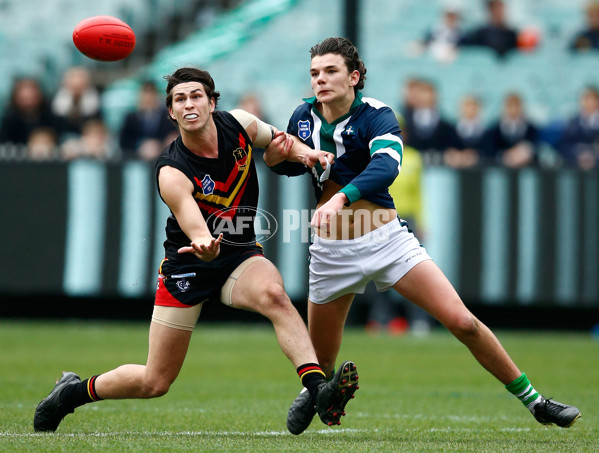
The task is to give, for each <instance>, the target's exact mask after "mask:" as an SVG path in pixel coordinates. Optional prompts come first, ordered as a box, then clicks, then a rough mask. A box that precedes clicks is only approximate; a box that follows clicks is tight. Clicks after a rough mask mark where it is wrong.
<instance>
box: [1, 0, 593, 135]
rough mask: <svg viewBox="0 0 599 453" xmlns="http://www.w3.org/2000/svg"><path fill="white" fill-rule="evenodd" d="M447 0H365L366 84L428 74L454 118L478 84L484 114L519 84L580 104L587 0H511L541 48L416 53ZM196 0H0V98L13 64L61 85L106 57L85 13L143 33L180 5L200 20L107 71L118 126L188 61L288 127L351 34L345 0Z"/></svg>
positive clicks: (472, 6) (391, 98) (473, 6)
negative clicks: (79, 30)
mask: <svg viewBox="0 0 599 453" xmlns="http://www.w3.org/2000/svg"><path fill="white" fill-rule="evenodd" d="M446 3H447V2H446V1H445V0H431V1H426V2H423V1H419V0H402V1H401V2H397V1H395V0H377V1H376V2H367V1H362V2H361V10H360V12H359V14H360V18H361V22H360V24H361V29H360V41H359V47H360V52H361V54H362V56H363V58H364V60H365V62H366V65H367V67H368V74H367V76H368V81H367V84H366V89H365V95H367V96H372V97H376V98H378V99H380V100H382V101H383V102H385V103H387V104H389V105H390V106H392V107H394V108H397V107H398V105H399V103H400V97H401V91H402V85H403V83H404V82H405V80H407V79H408V78H409V77H414V76H423V77H426V78H428V79H429V80H431V81H433V82H434V83H435V84H436V85H437V87H438V89H439V101H440V106H441V110H442V112H443V113H444V114H445V115H446V116H448V117H449V118H453V117H455V114H456V107H457V103H458V101H459V99H460V98H461V97H462V96H463V95H464V94H466V93H474V94H477V95H478V96H479V97H480V98H481V99H482V100H483V106H484V108H483V114H484V118H485V119H486V120H487V121H491V120H492V119H493V118H494V117H495V116H496V115H497V112H498V109H499V106H500V105H501V101H502V98H503V96H504V95H505V93H506V92H508V91H511V90H517V91H519V92H520V93H521V94H522V95H523V97H524V99H525V102H526V107H527V110H528V111H529V113H530V114H531V115H532V117H533V118H534V119H535V120H536V121H538V122H540V123H544V122H548V121H551V120H554V119H555V118H558V117H564V116H568V115H570V114H572V113H573V112H574V110H575V109H576V106H577V97H578V95H579V93H580V90H581V89H582V87H583V86H584V85H586V84H588V83H591V82H594V81H595V80H596V74H597V69H599V54H598V53H591V54H586V55H570V54H569V53H568V51H567V46H568V43H569V40H570V39H571V37H572V36H573V34H574V33H575V31H577V30H578V29H580V27H582V26H583V24H584V13H583V9H584V5H585V4H586V0H570V1H568V2H564V1H562V0H545V1H543V2H539V1H536V0H519V1H516V0H506V3H507V5H508V12H509V19H510V21H511V22H512V23H513V24H514V25H515V26H516V27H518V28H525V27H530V26H534V27H536V28H537V29H538V30H539V32H540V35H541V40H540V44H539V46H538V47H537V48H536V49H534V50H533V51H531V52H525V53H524V52H522V53H520V52H516V53H513V54H512V55H510V56H509V57H508V58H506V59H505V60H501V61H499V60H497V59H496V57H495V56H494V55H492V54H491V53H489V52H488V51H486V50H485V49H476V48H469V49H463V50H462V51H461V52H460V54H459V56H458V58H457V59H456V60H455V62H453V63H452V64H443V63H439V62H437V61H435V60H433V59H432V58H431V57H430V55H427V54H424V55H420V56H415V55H412V54H410V52H409V51H408V47H409V46H408V45H409V43H410V42H413V41H414V40H417V39H420V38H421V37H422V36H423V34H424V33H425V31H426V30H427V29H428V28H429V27H431V25H433V24H434V23H435V22H436V21H437V20H438V19H439V17H440V14H441V12H442V8H443V6H444V5H445V4H446ZM449 3H452V4H455V3H456V0H450V1H449ZM199 4H205V5H209V4H210V2H199V1H198V0H195V1H194V0H179V1H177V2H172V1H170V0H104V1H103V2H102V7H101V11H100V9H99V8H98V7H96V6H95V5H94V4H93V3H89V2H81V1H78V0H55V1H53V2H47V1H43V0H28V13H27V14H22V13H21V12H20V11H19V10H20V8H21V3H20V2H18V1H17V0H3V1H1V2H0V44H3V45H2V46H1V47H0V48H1V49H2V50H1V51H0V66H1V67H2V68H3V70H4V77H3V78H2V81H1V82H0V104H1V105H4V104H5V102H6V100H7V97H8V95H9V90H10V87H11V82H12V80H11V79H12V77H14V76H15V75H18V74H30V75H37V76H38V77H40V78H41V79H42V80H43V83H44V86H45V88H46V89H47V91H48V92H53V91H54V90H55V89H56V88H57V86H58V83H59V82H60V77H61V75H62V72H63V71H64V69H65V68H67V67H68V66H70V65H73V64H86V65H90V66H91V67H92V68H93V69H96V68H105V66H98V65H95V64H94V63H93V62H91V61H89V60H88V59H86V58H85V57H82V56H81V54H79V53H78V52H77V51H76V50H75V48H74V46H73V45H72V42H71V31H72V29H73V27H74V26H75V24H76V23H77V22H78V21H79V20H81V19H82V18H84V17H87V16H90V15H97V14H111V15H115V16H118V17H121V18H122V19H124V20H125V21H126V22H128V23H129V24H130V25H131V26H132V27H133V28H134V30H135V31H136V33H138V35H141V34H143V33H144V32H145V31H151V30H153V29H156V28H157V27H162V28H163V29H164V27H165V18H166V17H173V16H177V15H179V17H185V18H187V20H183V21H182V22H181V23H182V24H183V25H185V26H186V27H187V28H188V29H190V30H192V29H194V28H199V29H198V30H196V31H195V32H193V33H191V34H190V35H189V36H188V38H187V39H185V40H182V41H180V42H177V43H176V44H174V45H171V46H169V47H166V48H164V49H163V50H162V51H160V52H159V53H158V54H157V55H156V56H155V57H154V58H153V60H152V61H150V62H149V63H148V64H147V65H145V64H144V63H145V61H144V60H143V58H145V55H140V54H138V53H134V55H132V57H131V58H130V59H131V62H130V66H129V68H130V70H129V74H133V75H132V76H130V77H129V78H126V79H124V80H120V81H116V82H114V83H111V84H110V85H109V86H108V87H107V90H106V92H105V95H104V98H103V102H104V104H105V105H104V109H105V112H106V114H107V122H108V125H109V127H110V128H111V129H113V130H116V129H118V127H119V126H120V122H121V120H122V118H123V115H124V113H125V112H126V111H127V110H128V109H131V108H133V107H134V105H135V99H136V92H137V88H138V84H139V82H140V80H141V79H142V78H146V77H150V78H152V79H154V80H156V81H157V82H162V77H163V75H165V74H167V73H169V72H172V70H173V69H174V68H176V67H178V66H181V65H187V64H191V65H200V66H203V67H205V68H207V69H208V70H210V71H211V72H212V74H213V75H214V78H215V80H217V85H218V89H219V90H220V91H221V93H222V94H223V96H222V101H221V106H222V107H223V108H231V107H233V106H234V105H235V103H236V101H237V99H238V98H239V97H240V96H241V95H243V94H244V93H246V92H249V91H253V92H256V93H258V94H259V95H263V102H264V109H265V111H266V112H267V114H268V116H269V118H271V119H272V121H273V122H274V123H276V124H277V125H278V126H279V127H284V126H285V122H286V118H288V116H289V114H290V112H291V111H292V109H293V108H294V107H295V105H297V103H298V102H299V99H300V98H301V97H302V96H305V95H307V94H309V93H310V90H309V88H310V87H309V83H308V78H307V77H306V74H307V64H308V50H309V48H310V46H311V45H313V44H314V43H315V42H317V41H319V40H320V39H322V38H324V37H326V36H330V35H340V34H343V14H344V11H343V8H344V2H343V1H341V0H335V1H329V2H320V1H318V0H247V1H244V2H241V4H240V5H239V6H238V7H237V8H235V9H233V10H232V11H228V12H225V13H224V14H222V15H220V16H218V17H216V19H215V20H213V21H211V23H210V24H209V26H202V27H199V26H198V24H197V23H196V22H197V17H196V16H193V15H192V11H196V10H197V8H198V5H199ZM457 4H459V5H461V7H462V11H463V26H464V28H465V29H468V28H470V27H472V26H474V25H475V24H477V23H480V22H482V21H483V20H484V17H485V11H484V7H483V3H482V2H481V1H479V0H460V1H457ZM194 8H196V9H194ZM65 11H68V14H65ZM156 11H160V14H156ZM316 11H318V14H315V12H316ZM190 17H191V19H189V18H190ZM203 25H206V24H203ZM30 30H35V31H36V32H35V34H32V33H30ZM40 36H43V37H44V39H39V37H40ZM24 55H26V56H27V57H26V58H23V56H24ZM258 61H259V63H257V62H258ZM556 87H559V89H556ZM0 115H1V112H0Z"/></svg>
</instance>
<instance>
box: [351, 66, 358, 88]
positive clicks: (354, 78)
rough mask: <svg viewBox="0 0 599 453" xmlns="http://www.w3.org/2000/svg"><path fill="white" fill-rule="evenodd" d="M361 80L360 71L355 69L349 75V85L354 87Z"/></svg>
mask: <svg viewBox="0 0 599 453" xmlns="http://www.w3.org/2000/svg"><path fill="white" fill-rule="evenodd" d="M359 81H360V71H358V70H355V71H352V73H351V74H350V75H349V86H350V87H354V86H356V85H357V84H358V82H359Z"/></svg>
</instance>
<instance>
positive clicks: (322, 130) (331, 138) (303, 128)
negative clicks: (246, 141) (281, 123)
mask: <svg viewBox="0 0 599 453" xmlns="http://www.w3.org/2000/svg"><path fill="white" fill-rule="evenodd" d="M304 101H305V102H304V103H303V104H302V105H300V106H299V107H298V108H297V109H296V110H295V112H294V113H293V115H292V116H291V119H290V120H289V125H288V126H287V132H289V133H290V134H293V135H295V136H297V137H299V138H300V139H301V140H302V141H303V142H304V143H305V144H307V145H308V146H310V147H311V148H314V149H321V150H324V151H329V152H331V153H334V154H335V164H334V165H333V166H332V168H331V173H330V175H329V179H331V180H332V181H334V182H336V183H337V184H339V185H341V186H343V189H341V192H343V193H345V195H347V198H348V199H349V202H350V203H353V202H354V201H356V200H359V199H365V200H368V201H371V202H373V203H375V204H377V205H380V206H383V207H385V208H394V204H393V199H392V198H391V195H389V190H388V188H389V186H390V185H391V183H392V182H393V181H394V180H395V178H396V177H397V175H398V173H399V170H400V168H401V162H402V155H403V143H402V139H401V134H400V129H399V124H398V122H397V118H396V117H395V114H394V113H393V111H392V110H391V108H390V107H388V106H387V105H385V104H383V103H382V102H380V101H377V100H376V99H372V98H367V97H364V98H363V97H362V95H361V93H358V94H357V96H356V99H355V101H354V102H353V104H352V106H351V109H350V111H349V113H347V114H346V115H344V116H342V117H341V118H338V119H337V120H335V121H334V122H333V123H331V124H329V123H328V122H327V121H326V120H325V119H324V117H323V116H322V115H321V114H320V112H319V111H318V110H317V109H316V106H315V103H316V98H314V97H312V98H306V99H304ZM272 170H273V171H275V172H277V173H279V174H284V175H288V176H296V175H300V174H303V173H306V172H308V171H311V174H312V183H313V185H314V189H315V192H316V198H317V199H318V198H319V197H320V195H321V193H322V185H321V184H320V182H319V175H320V174H321V173H322V171H323V169H322V167H321V166H320V164H318V165H317V166H316V167H315V168H313V169H311V170H310V169H308V168H307V167H306V166H304V165H302V164H299V163H294V162H282V163H281V164H279V165H275V166H273V167H272Z"/></svg>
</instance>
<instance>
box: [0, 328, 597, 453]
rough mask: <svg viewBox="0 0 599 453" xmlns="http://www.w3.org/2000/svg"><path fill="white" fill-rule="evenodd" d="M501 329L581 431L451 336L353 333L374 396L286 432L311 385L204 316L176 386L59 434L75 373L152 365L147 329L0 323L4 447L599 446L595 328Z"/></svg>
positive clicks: (256, 339) (109, 405)
mask: <svg viewBox="0 0 599 453" xmlns="http://www.w3.org/2000/svg"><path fill="white" fill-rule="evenodd" d="M498 337H499V338H500V340H501V341H502V342H503V344H504V346H505V347H506V349H507V350H508V352H510V354H511V355H512V357H513V358H514V359H515V360H516V363H518V364H519V366H520V367H521V368H522V369H523V370H524V371H525V372H526V373H527V374H528V376H529V377H530V378H531V380H532V382H533V384H534V385H535V387H536V388H537V390H539V391H541V392H542V393H544V394H545V396H548V397H555V398H556V399H557V400H558V401H563V402H569V403H572V404H576V405H578V407H579V408H580V409H581V411H582V413H583V417H582V418H581V419H580V420H579V421H578V422H577V423H576V424H575V425H574V426H573V427H572V428H570V429H560V428H556V427H552V428H546V427H544V426H542V425H540V424H538V423H537V422H536V421H535V420H534V419H533V418H532V416H531V415H530V414H529V413H528V411H527V410H526V409H525V408H524V406H522V404H521V403H520V402H518V401H517V400H516V399H515V398H514V397H513V396H511V395H510V394H508V393H507V391H506V390H505V389H504V388H503V386H502V385H501V384H500V383H498V382H497V381H495V379H494V378H492V376H491V375H489V374H488V373H487V372H486V371H484V370H483V369H482V368H481V367H480V366H479V365H478V364H477V362H476V361H475V360H474V359H473V358H472V357H471V356H470V354H469V353H468V351H467V350H466V349H465V347H464V346H462V345H461V344H460V343H458V342H457V341H456V340H455V339H454V338H453V337H451V336H450V335H449V334H447V333H445V332H444V331H439V332H436V331H435V332H433V333H432V334H431V335H429V336H427V337H424V338H419V337H413V336H410V335H407V336H403V337H390V336H386V335H381V336H375V337H373V336H369V335H367V334H366V333H364V332H363V331H362V330H357V329H348V330H347V332H346V334H345V340H344V345H343V349H342V351H341V354H340V359H341V360H344V359H352V360H354V361H355V362H356V364H357V365H358V369H359V373H360V390H359V391H358V393H357V397H356V399H355V400H353V401H352V402H351V403H350V404H349V405H348V407H347V414H348V415H347V416H346V417H344V418H343V420H342V425H341V426H338V427H335V428H329V427H327V426H325V425H323V424H322V423H321V422H320V421H319V420H317V419H315V420H314V422H313V423H312V425H311V426H310V428H309V429H308V430H307V431H306V432H305V433H304V434H302V435H300V436H293V435H291V434H289V433H288V432H287V430H286V427H285V417H286V413H287V409H288V407H289V405H290V403H291V401H292V400H293V398H294V397H295V396H296V394H297V392H298V391H299V389H300V383H299V379H298V378H297V376H296V375H295V370H294V369H293V367H292V365H291V364H290V363H289V362H288V361H287V359H286V358H285V357H284V356H283V354H282V353H281V352H280V350H279V348H278V345H277V343H276V340H275V336H274V333H273V331H272V329H271V328H270V327H269V326H268V325H248V326H243V325H209V324H203V323H202V322H201V321H200V324H199V325H198V327H197V328H196V331H195V332H194V336H193V338H192V344H191V347H190V351H189V354H188V357H187V362H186V363H185V365H184V367H183V370H182V372H181V374H180V376H179V378H178V380H177V381H176V382H175V384H174V386H173V387H172V388H171V391H170V392H169V393H168V394H167V395H166V396H164V397H162V398H158V399H154V400H126V401H102V402H99V403H95V404H90V405H87V406H84V407H81V408H78V409H77V410H76V412H75V414H71V415H69V416H67V418H65V420H64V421H63V422H62V424H61V425H60V427H59V428H58V431H57V432H56V433H54V434H48V433H34V431H33V425H32V420H33V411H34V409H35V406H36V405H37V403H38V402H39V401H40V400H41V399H42V398H43V397H45V396H46V395H47V393H48V392H49V391H50V390H51V389H52V387H53V383H54V380H55V379H56V378H57V377H59V376H60V373H61V371H62V370H68V371H75V372H77V373H78V374H80V376H81V377H82V378H84V377H88V376H89V375H91V374H97V373H99V372H101V371H105V370H108V369H111V368H113V367H115V366H117V365H120V364H122V363H144V362H145V358H146V352H147V349H146V348H147V325H146V324H144V323H141V324H136V323H130V324H127V323H97V322H96V323H90V322H75V321H69V322H63V323H44V322H21V321H12V322H11V321H8V320H3V321H0V354H1V356H0V357H1V359H2V360H1V363H2V365H1V369H2V371H1V373H0V451H2V452H17V451H31V452H39V451H52V452H59V451H73V452H92V451H140V452H148V451H164V452H166V451H168V452H171V451H207V452H208V451H209V452H213V451H214V452H218V451H236V452H240V451H245V452H263V451H264V452H266V451H273V452H275V451H289V452H300V451H301V452H308V451H315V452H325V451H326V452H377V453H382V452H442V451H460V452H462V451H463V452H543V453H549V452H562V451H563V452H597V451H599V427H598V421H599V341H597V340H595V339H593V337H592V336H591V335H590V334H569V333H512V332H505V331H501V332H498Z"/></svg>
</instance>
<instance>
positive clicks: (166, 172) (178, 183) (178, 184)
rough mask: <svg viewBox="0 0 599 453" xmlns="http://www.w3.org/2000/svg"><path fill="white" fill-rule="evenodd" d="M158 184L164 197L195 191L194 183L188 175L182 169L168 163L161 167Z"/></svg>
mask: <svg viewBox="0 0 599 453" xmlns="http://www.w3.org/2000/svg"><path fill="white" fill-rule="evenodd" d="M158 184H159V188H160V194H161V195H162V196H163V197H165V196H166V197H169V198H170V197H172V196H173V195H175V194H177V193H181V194H184V193H191V192H192V191H193V184H192V182H191V181H190V180H189V179H188V178H187V176H185V174H184V173H183V172H182V171H181V170H178V169H176V168H175V167H170V166H168V165H166V166H164V167H162V168H160V171H159V173H158Z"/></svg>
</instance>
